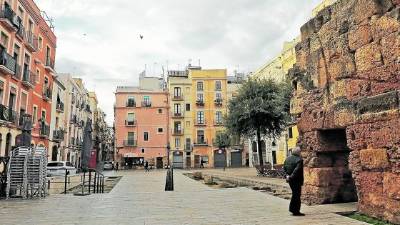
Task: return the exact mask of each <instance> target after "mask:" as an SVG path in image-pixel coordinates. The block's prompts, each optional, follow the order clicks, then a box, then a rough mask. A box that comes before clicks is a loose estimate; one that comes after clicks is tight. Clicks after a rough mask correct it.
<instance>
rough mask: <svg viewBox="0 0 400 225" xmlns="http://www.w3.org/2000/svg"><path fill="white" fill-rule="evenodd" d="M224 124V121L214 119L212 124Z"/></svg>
mask: <svg viewBox="0 0 400 225" xmlns="http://www.w3.org/2000/svg"><path fill="white" fill-rule="evenodd" d="M222 125H224V123H223V122H222V120H215V121H214V126H222Z"/></svg>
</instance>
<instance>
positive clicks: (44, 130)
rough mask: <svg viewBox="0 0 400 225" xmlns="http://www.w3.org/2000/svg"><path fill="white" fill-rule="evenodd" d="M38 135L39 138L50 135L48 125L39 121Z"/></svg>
mask: <svg viewBox="0 0 400 225" xmlns="http://www.w3.org/2000/svg"><path fill="white" fill-rule="evenodd" d="M39 135H40V137H41V138H48V137H49V135H50V126H49V125H47V124H45V123H43V122H41V125H40V130H39Z"/></svg>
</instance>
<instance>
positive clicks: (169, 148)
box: [167, 142, 171, 168]
mask: <svg viewBox="0 0 400 225" xmlns="http://www.w3.org/2000/svg"><path fill="white" fill-rule="evenodd" d="M170 150H171V145H170V144H169V142H168V144H167V166H168V168H169V167H170V165H169V151H170Z"/></svg>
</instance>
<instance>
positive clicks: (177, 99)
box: [172, 94, 183, 101]
mask: <svg viewBox="0 0 400 225" xmlns="http://www.w3.org/2000/svg"><path fill="white" fill-rule="evenodd" d="M172 100H174V101H183V95H182V94H181V95H174V96H173V97H172Z"/></svg>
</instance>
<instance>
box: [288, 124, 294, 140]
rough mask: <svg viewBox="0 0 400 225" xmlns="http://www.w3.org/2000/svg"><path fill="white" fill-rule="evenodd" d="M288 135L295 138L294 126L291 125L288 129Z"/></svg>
mask: <svg viewBox="0 0 400 225" xmlns="http://www.w3.org/2000/svg"><path fill="white" fill-rule="evenodd" d="M288 136H289V138H293V128H292V127H289V129H288Z"/></svg>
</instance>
